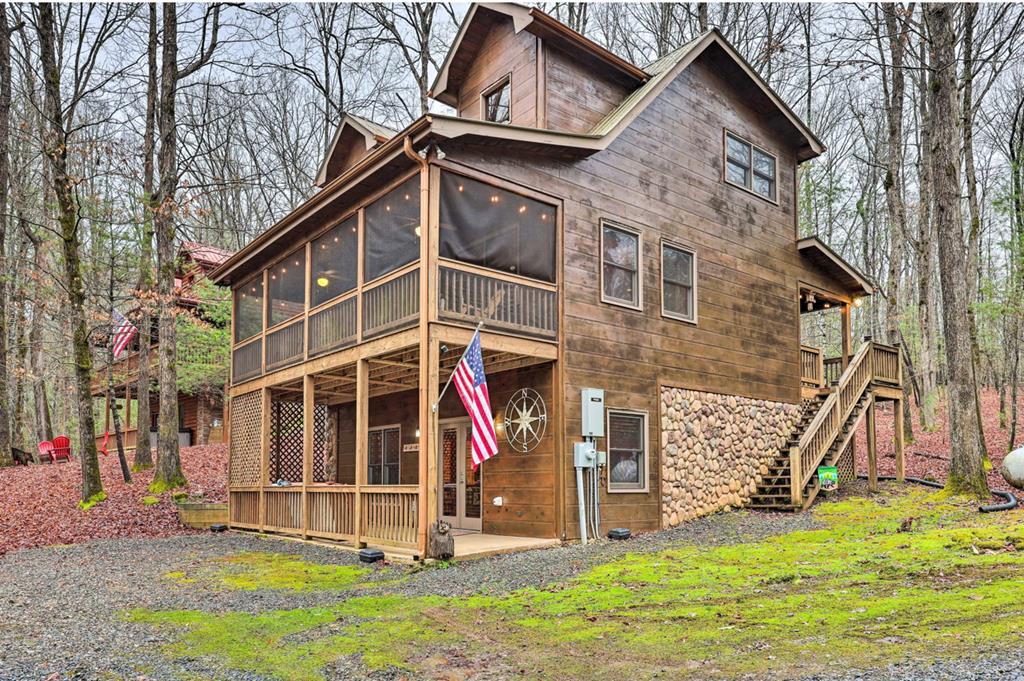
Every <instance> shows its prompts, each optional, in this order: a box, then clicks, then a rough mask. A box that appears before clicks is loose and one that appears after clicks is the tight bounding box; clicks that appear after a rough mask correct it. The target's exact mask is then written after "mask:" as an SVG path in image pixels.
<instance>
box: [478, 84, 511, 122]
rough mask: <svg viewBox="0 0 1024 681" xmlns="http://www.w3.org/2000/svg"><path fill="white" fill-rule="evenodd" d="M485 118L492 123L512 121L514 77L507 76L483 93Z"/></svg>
mask: <svg viewBox="0 0 1024 681" xmlns="http://www.w3.org/2000/svg"><path fill="white" fill-rule="evenodd" d="M483 109H484V120H485V121H491V122H492V123H510V122H511V121H512V77H511V76H510V75H509V76H505V77H504V78H502V79H501V80H499V81H498V82H497V83H495V84H494V85H492V86H491V87H489V88H487V89H486V90H484V93H483Z"/></svg>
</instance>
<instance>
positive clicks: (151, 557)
mask: <svg viewBox="0 0 1024 681" xmlns="http://www.w3.org/2000/svg"><path fill="white" fill-rule="evenodd" d="M815 526H816V525H815V521H814V519H813V517H812V516H811V515H810V514H799V515H782V514H758V513H729V514H719V515H716V516H712V517H709V518H705V519H701V520H698V521H694V522H692V523H688V524H687V525H685V526H683V527H680V528H677V529H674V530H669V531H665V532H659V533H654V534H647V535H642V536H639V537H636V538H634V539H633V540H631V541H628V542H607V541H605V542H600V543H596V544H591V545H590V546H585V547H584V546H579V545H568V546H564V547H558V548H553V549H545V550H538V551H530V552H524V553H517V554H509V555H504V556H496V557H493V558H489V559H483V560H475V561H467V562H463V563H458V564H456V565H454V566H453V567H450V568H448V569H445V570H429V569H427V570H422V571H419V572H415V573H414V574H411V575H410V576H409V578H408V579H405V580H402V581H401V582H396V583H394V584H386V585H383V586H382V587H381V588H380V589H375V590H374V593H375V594H379V593H382V592H393V593H401V594H406V595H410V596H415V595H427V594H437V595H447V596H459V595H466V594H469V593H497V592H502V591H507V590H510V589H516V588H521V587H525V586H537V587H540V586H543V585H545V584H549V583H551V582H556V581H561V580H565V579H568V578H571V577H572V576H574V575H576V574H579V573H580V572H582V571H584V570H586V569H588V568H589V567H591V566H593V565H595V564H598V563H600V562H606V561H608V560H611V559H613V558H615V557H617V556H620V555H622V554H624V553H626V552H649V551H656V550H659V549H662V548H665V547H667V546H669V545H671V544H675V543H678V542H689V543H695V544H698V545H702V546H714V545H722V544H728V543H735V542H742V541H752V540H757V539H759V538H763V537H767V536H771V535H775V534H780V533H786V532H792V531H796V530H801V529H809V528H812V527H815ZM245 551H277V552H282V553H291V554H298V555H300V556H301V557H302V558H303V559H304V560H306V561H310V562H318V563H325V564H327V563H329V564H342V565H352V564H356V557H355V555H354V554H353V553H350V552H347V551H339V550H337V549H333V548H330V547H324V546H318V545H313V544H304V543H299V542H290V541H281V540H276V539H272V538H266V537H259V536H257V535H253V534H246V533H228V534H223V535H214V534H201V535H189V536H177V537H167V538H159V539H112V540H100V541H94V542H89V543H85V544H78V545H74V546H61V547H48V548H40V549H31V550H25V551H18V552H15V553H12V554H9V555H7V556H5V557H3V558H0V612H2V617H0V680H3V681H7V680H8V679H10V680H12V681H13V680H17V681H23V680H29V679H46V680H48V681H56V679H122V678H123V679H135V680H137V681H143V680H150V679H152V680H154V681H155V680H163V679H180V678H189V679H191V678H202V679H207V678H217V679H230V680H236V679H245V680H249V679H257V678H260V677H256V676H254V675H251V674H246V673H241V672H232V671H227V672H225V671H224V670H221V669H209V668H206V667H205V666H204V665H203V664H202V663H201V662H200V661H198V660H180V661H168V660H167V659H166V658H165V657H164V656H163V655H162V654H161V653H160V651H159V648H160V646H161V644H163V643H166V642H168V639H166V638H165V637H164V636H163V635H162V634H161V633H160V632H158V631H157V630H156V629H154V628H152V627H150V626H147V625H141V624H135V623H131V622H125V621H123V619H122V618H121V617H120V613H121V612H122V611H124V610H128V609H132V608H150V609H156V610H168V609H195V608H201V609H203V610H208V611H211V612H226V611H246V612H255V611H265V610H270V609H276V608H300V607H310V606H315V605H324V604H329V603H332V602H337V601H338V600H339V599H342V598H344V597H345V596H344V594H343V593H339V592H329V591H312V592H308V593H294V592H280V591H232V590H226V589H210V588H206V587H205V586H204V585H202V584H201V583H198V584H179V583H176V582H175V581H173V580H171V579H168V578H167V577H166V576H165V575H166V574H167V573H168V572H172V571H183V572H185V573H187V574H194V573H195V571H196V569H197V568H199V567H200V566H202V565H203V564H204V563H205V562H206V561H208V560H209V559H211V558H217V557H222V556H227V555H233V554H236V553H239V552H245ZM407 569H408V568H405V567H399V566H392V567H381V568H377V569H376V570H375V573H374V575H373V576H372V577H371V578H372V579H375V580H376V579H380V580H389V579H391V578H393V577H396V576H397V575H399V574H404V573H405V571H406V570H407ZM439 652H441V653H444V654H445V655H446V656H447V657H448V659H449V660H452V659H453V658H455V657H457V656H458V651H453V650H447V651H439ZM1011 658H1016V659H1010V658H1007V657H1006V656H1002V657H1000V658H999V659H993V660H972V661H969V662H967V661H964V662H957V661H952V662H944V663H942V664H939V665H927V666H913V665H911V666H899V667H894V668H892V669H888V670H879V671H874V672H871V674H869V675H856V674H847V675H843V672H841V671H840V670H839V669H837V674H838V675H836V676H822V677H816V678H819V679H822V680H824V679H826V678H827V679H841V680H842V681H853V680H854V679H865V680H867V679H870V680H874V681H903V680H906V679H950V680H952V679H957V680H958V681H959V680H961V679H985V680H986V681H988V680H990V679H1022V680H1024V676H1022V675H1021V672H1020V671H1019V670H1020V669H1022V668H1024V664H1022V662H1024V654H1021V655H1015V656H1011ZM478 662H479V661H478ZM489 662H491V663H490V664H487V665H486V666H487V667H488V668H489V671H488V672H487V673H486V676H483V677H482V676H480V675H476V676H474V677H473V678H475V679H480V678H486V679H503V678H508V677H509V676H511V675H514V667H512V666H510V663H509V662H507V661H505V660H502V659H494V660H492V661H489ZM480 668H481V667H480V665H479V664H477V665H476V666H475V669H476V670H477V671H479V669H480ZM327 672H328V675H329V676H330V678H338V679H356V678H367V677H366V675H365V673H364V672H362V671H361V670H360V668H359V667H358V666H357V663H356V662H355V661H353V660H350V659H346V660H341V661H339V662H338V663H336V664H335V665H333V666H332V667H330V668H329V669H328V670H327ZM373 678H380V679H385V678H391V677H390V675H388V674H377V675H374V677H373Z"/></svg>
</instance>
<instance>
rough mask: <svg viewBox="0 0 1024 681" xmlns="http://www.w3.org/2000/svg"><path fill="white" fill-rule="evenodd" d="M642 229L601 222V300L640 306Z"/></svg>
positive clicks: (637, 307) (627, 305)
mask: <svg viewBox="0 0 1024 681" xmlns="http://www.w3.org/2000/svg"><path fill="white" fill-rule="evenodd" d="M640 282H641V277H640V233H639V232H637V231H636V230H632V229H629V228H628V227H622V226H620V225H615V224H612V223H610V222H602V223H601V300H603V301H604V302H606V303H614V304H616V305H624V306H626V307H632V308H634V309H640V305H641V297H640Z"/></svg>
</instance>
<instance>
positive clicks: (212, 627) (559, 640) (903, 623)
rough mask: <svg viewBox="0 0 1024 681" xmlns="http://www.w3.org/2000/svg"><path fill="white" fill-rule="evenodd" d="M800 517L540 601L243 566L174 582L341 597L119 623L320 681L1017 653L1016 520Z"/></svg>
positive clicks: (633, 566)
mask: <svg viewBox="0 0 1024 681" xmlns="http://www.w3.org/2000/svg"><path fill="white" fill-rule="evenodd" d="M812 513H813V514H814V516H815V518H816V519H817V520H818V521H820V523H821V528H820V529H814V530H804V531H798V532H792V533H789V534H784V535H779V536H775V537H770V538H767V539H763V540H759V541H753V542H749V543H739V544H731V545H725V546H715V547H698V546H695V545H690V544H679V545H676V546H673V547H671V548H669V549H667V550H660V551H657V552H651V553H642V554H630V555H628V556H626V557H624V558H617V559H615V560H612V561H611V562H607V563H604V564H601V565H598V566H596V567H593V568H591V569H589V570H588V571H586V572H584V573H583V574H581V575H579V576H578V577H576V578H574V579H572V580H569V581H566V582H561V583H557V584H551V585H548V586H545V587H543V588H531V589H523V590H518V591H512V592H508V593H504V594H500V595H487V596H475V597H471V598H458V599H454V598H442V597H439V596H416V597H411V596H404V595H401V593H400V589H401V584H402V582H403V581H404V580H415V579H416V574H414V573H413V574H409V575H405V576H401V575H398V574H396V575H395V577H396V579H393V580H390V581H384V582H380V581H369V580H366V579H364V578H365V577H366V575H365V574H364V573H363V572H362V571H361V570H359V569H358V568H352V567H344V566H338V567H334V568H331V567H328V566H319V565H317V566H312V565H309V564H303V563H302V562H301V561H296V560H293V559H291V558H288V557H286V556H281V555H278V554H265V555H263V556H262V557H261V556H260V555H258V554H246V555H244V556H241V557H239V558H237V559H229V560H227V561H220V562H218V563H217V564H209V565H207V566H205V567H204V568H203V570H202V571H201V574H196V575H184V574H180V573H175V574H173V575H170V576H169V577H168V579H174V580H177V581H178V582H179V583H180V584H181V588H224V589H291V590H296V591H308V590H311V589H334V590H337V594H338V596H337V601H336V602H332V604H331V605H328V606H325V607H317V608H308V609H295V610H275V611H267V612H255V613H242V612H230V613H219V614H217V613H206V612H202V611H200V610H195V611H170V612H169V611H146V610H135V611H131V612H126V613H124V617H126V618H128V619H130V620H133V621H136V622H141V623H147V624H149V625H152V626H157V627H160V628H161V629H163V630H164V631H165V632H166V633H167V634H168V635H170V636H171V637H172V638H173V642H172V643H170V644H168V645H167V646H166V647H165V649H164V652H165V653H166V654H167V655H168V656H171V657H185V656H188V657H197V656H201V657H204V658H207V659H209V660H210V661H213V662H215V663H216V664H217V665H220V666H222V667H227V668H234V669H249V670H252V671H256V672H260V673H262V674H264V675H266V676H268V677H271V678H280V679H318V678H321V676H322V673H323V669H324V667H325V665H328V664H329V663H331V662H332V661H333V660H336V659H339V658H340V657H342V656H349V655H361V656H362V658H361V659H362V663H363V664H364V665H365V666H366V667H367V668H369V669H383V668H399V669H404V670H408V671H409V672H411V673H412V674H413V675H416V674H424V675H427V676H429V675H431V674H432V673H433V672H434V671H436V670H437V669H438V666H439V661H438V656H439V654H441V655H442V656H443V654H442V653H439V652H438V651H439V650H442V651H449V653H450V651H452V650H458V651H459V654H460V656H462V657H464V658H465V659H469V660H474V659H476V660H478V661H479V663H478V668H480V669H483V668H486V667H487V666H488V664H489V663H488V662H487V660H493V659H495V658H499V659H501V660H502V663H501V664H503V665H504V666H505V668H507V669H509V670H510V671H512V672H514V673H521V674H524V675H525V676H527V677H529V678H588V679H604V678H607V679H621V678H622V677H623V675H624V674H628V677H629V678H630V679H631V680H632V679H645V678H653V677H656V676H659V675H664V674H665V673H666V672H667V671H668V672H670V675H671V676H672V677H673V678H678V677H680V676H683V677H685V676H686V675H687V674H689V675H690V676H691V677H692V678H700V679H704V678H731V677H737V676H743V675H744V674H747V673H755V674H759V675H766V676H775V677H791V676H799V675H802V674H808V673H814V672H816V673H822V672H828V671H830V670H838V669H843V670H847V669H850V668H870V667H875V666H881V665H885V664H889V663H891V662H897V661H900V660H905V659H934V658H935V657H936V656H940V655H942V656H951V657H952V656H958V655H967V654H971V653H972V652H976V651H978V650H979V649H984V650H985V651H988V652H992V651H998V650H999V649H1000V648H1001V647H1011V646H1015V647H1020V645H1021V643H1022V638H1021V637H1022V635H1024V617H1022V614H1024V579H1021V578H1022V577H1024V571H1022V567H1024V526H1022V525H1021V520H1022V519H1024V512H1021V511H1014V512H1010V513H997V514H990V515H982V514H979V513H977V511H976V510H975V505H974V504H973V503H971V502H967V501H964V500H961V499H955V498H954V499H950V498H945V497H944V496H943V495H942V493H935V491H934V490H926V489H922V488H913V487H903V488H898V489H896V488H894V491H890V492H887V493H883V494H879V495H875V496H873V497H871V498H860V497H855V498H849V499H845V500H841V501H835V502H825V503H820V504H818V505H817V506H815V508H814V509H813V511H812ZM333 570H337V571H338V572H337V573H336V574H335V573H332V571H333ZM443 662H444V661H443V660H441V662H440V664H441V665H443Z"/></svg>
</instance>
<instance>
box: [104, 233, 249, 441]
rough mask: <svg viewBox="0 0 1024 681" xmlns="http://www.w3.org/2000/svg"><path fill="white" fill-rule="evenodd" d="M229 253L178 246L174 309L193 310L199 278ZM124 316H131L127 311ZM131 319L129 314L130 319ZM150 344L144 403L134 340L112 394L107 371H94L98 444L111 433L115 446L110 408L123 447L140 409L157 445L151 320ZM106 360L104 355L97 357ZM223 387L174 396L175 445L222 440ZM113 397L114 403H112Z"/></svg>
mask: <svg viewBox="0 0 1024 681" xmlns="http://www.w3.org/2000/svg"><path fill="white" fill-rule="evenodd" d="M231 255H232V253H231V251H226V250H224V249H222V248H217V247H215V246H209V245H207V244H200V243H195V242H190V241H186V242H183V243H182V244H181V246H180V248H179V249H178V256H177V260H176V263H177V269H176V271H175V275H174V291H175V294H176V296H177V305H178V307H180V308H182V309H183V310H191V311H194V310H195V309H196V308H197V307H198V306H199V303H200V301H199V300H197V299H196V293H195V291H194V289H195V287H196V285H197V284H198V282H199V281H200V280H201V279H204V278H206V277H208V276H209V274H210V273H211V272H213V271H214V270H215V269H217V268H218V267H220V266H221V265H223V264H224V263H225V262H227V260H228V259H229V258H230V257H231ZM125 312H130V310H126V311H125ZM133 318H134V316H133ZM150 334H151V336H150V338H151V345H150V351H149V366H150V375H151V376H152V378H153V385H154V387H153V389H152V391H151V392H150V395H149V404H148V405H142V404H140V403H139V401H138V378H139V374H138V369H139V338H138V336H137V335H136V337H135V338H134V339H133V340H132V343H131V346H130V347H129V349H128V350H127V351H126V352H125V354H123V355H122V356H121V357H120V358H119V359H118V360H117V361H116V362H115V363H114V381H115V386H114V392H113V394H112V395H110V394H108V393H109V391H108V389H107V387H108V386H107V368H106V364H105V362H104V364H103V365H102V366H100V367H98V368H97V369H96V372H95V375H94V377H93V382H92V395H93V398H102V399H103V400H104V405H103V418H102V421H101V423H98V424H97V430H99V429H100V427H101V426H102V432H100V433H99V434H98V435H97V437H96V443H97V445H101V444H102V442H103V440H104V439H105V433H107V432H109V433H110V438H109V440H108V446H109V448H110V449H111V450H113V448H114V444H113V443H114V424H113V418H112V412H111V409H112V407H113V405H114V404H117V405H119V406H120V408H122V409H123V411H121V429H122V433H123V436H124V443H125V448H126V449H131V450H134V449H135V443H136V442H137V435H138V428H139V421H140V419H139V410H140V409H142V408H145V409H147V410H148V414H149V424H150V428H151V430H152V431H153V433H154V439H153V441H152V442H153V445H154V446H156V439H155V433H156V424H157V417H158V414H159V413H160V399H159V398H160V395H159V391H158V390H157V389H156V380H157V377H158V375H159V370H160V369H159V357H158V349H159V325H158V320H157V319H156V318H155V317H154V318H153V320H152V324H151V326H150ZM102 359H105V356H104V357H103V358H102ZM224 389H225V386H222V385H217V386H212V389H210V390H207V391H203V392H201V393H200V394H194V395H192V394H188V393H184V392H179V393H178V441H179V443H180V444H181V445H182V446H189V445H193V444H214V443H220V442H223V441H224V398H223V396H224V394H225V392H224ZM111 397H113V398H114V401H112V400H111Z"/></svg>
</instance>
